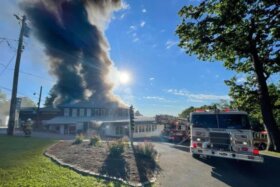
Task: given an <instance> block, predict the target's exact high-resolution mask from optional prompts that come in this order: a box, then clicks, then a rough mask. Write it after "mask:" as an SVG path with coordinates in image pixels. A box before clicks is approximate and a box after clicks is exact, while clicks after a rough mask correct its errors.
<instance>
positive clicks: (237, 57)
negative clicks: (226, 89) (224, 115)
mask: <svg viewBox="0 0 280 187" xmlns="http://www.w3.org/2000/svg"><path fill="white" fill-rule="evenodd" d="M279 5H280V2H279V1H278V0H277V1H276V0H204V1H202V2H201V3H200V4H199V5H198V6H193V5H189V6H184V7H183V8H182V9H181V10H180V12H179V15H180V16H181V17H182V23H181V24H180V25H179V26H178V28H177V31H176V33H177V34H178V36H179V38H180V43H179V46H181V47H182V48H183V49H185V51H186V53H187V54H195V55H197V56H198V58H199V59H202V60H210V61H214V60H218V61H222V62H223V63H224V66H225V67H226V68H227V69H230V70H234V71H236V72H237V73H244V74H246V75H248V80H249V81H248V84H247V85H244V86H245V87H244V89H245V90H243V91H245V92H248V93H250V94H254V93H256V95H255V97H256V98H252V97H250V99H257V101H258V103H259V104H260V110H261V115H262V119H263V122H264V124H265V126H266V128H267V130H268V132H269V136H270V139H271V143H272V145H273V148H274V149H275V150H278V151H280V133H279V130H278V128H277V126H276V121H275V118H274V116H273V109H272V108H273V107H272V97H271V96H270V95H269V93H270V92H269V88H268V86H267V79H268V78H269V77H270V76H271V75H273V74H275V73H278V72H279V71H280V6H279ZM232 85H233V84H232ZM234 89H239V90H241V89H243V87H237V86H236V87H235V88H234Z"/></svg>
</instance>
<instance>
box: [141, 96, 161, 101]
mask: <svg viewBox="0 0 280 187" xmlns="http://www.w3.org/2000/svg"><path fill="white" fill-rule="evenodd" d="M143 98H144V99H149V100H157V101H165V100H166V99H164V98H163V97H158V96H145V97H143Z"/></svg>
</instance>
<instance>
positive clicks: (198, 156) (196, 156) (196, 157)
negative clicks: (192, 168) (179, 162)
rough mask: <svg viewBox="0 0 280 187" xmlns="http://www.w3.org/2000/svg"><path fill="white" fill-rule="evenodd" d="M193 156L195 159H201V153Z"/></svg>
mask: <svg viewBox="0 0 280 187" xmlns="http://www.w3.org/2000/svg"><path fill="white" fill-rule="evenodd" d="M192 157H193V158H195V159H199V158H200V154H192Z"/></svg>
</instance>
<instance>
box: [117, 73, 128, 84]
mask: <svg viewBox="0 0 280 187" xmlns="http://www.w3.org/2000/svg"><path fill="white" fill-rule="evenodd" d="M119 80H120V83H121V84H128V83H129V82H130V80H131V79H130V75H129V73H128V72H124V71H123V72H120V74H119Z"/></svg>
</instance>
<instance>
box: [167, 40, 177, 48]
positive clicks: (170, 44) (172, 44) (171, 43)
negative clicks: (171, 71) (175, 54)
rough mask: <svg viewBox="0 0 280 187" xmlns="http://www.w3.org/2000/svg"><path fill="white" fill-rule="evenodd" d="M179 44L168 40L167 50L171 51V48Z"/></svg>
mask: <svg viewBox="0 0 280 187" xmlns="http://www.w3.org/2000/svg"><path fill="white" fill-rule="evenodd" d="M177 43H178V42H177V41H174V40H167V42H166V43H165V47H166V49H170V48H171V47H173V46H174V45H176V44H177Z"/></svg>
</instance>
